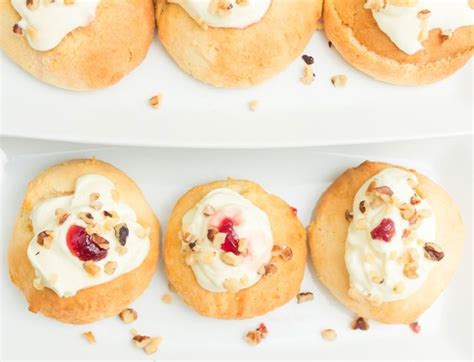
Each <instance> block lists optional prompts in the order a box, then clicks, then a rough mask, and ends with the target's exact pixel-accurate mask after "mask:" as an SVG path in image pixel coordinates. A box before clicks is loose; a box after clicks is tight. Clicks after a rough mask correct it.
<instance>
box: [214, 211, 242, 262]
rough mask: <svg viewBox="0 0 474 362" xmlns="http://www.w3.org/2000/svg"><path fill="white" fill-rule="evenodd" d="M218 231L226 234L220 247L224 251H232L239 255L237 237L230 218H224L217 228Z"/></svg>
mask: <svg viewBox="0 0 474 362" xmlns="http://www.w3.org/2000/svg"><path fill="white" fill-rule="evenodd" d="M217 229H218V230H219V232H220V233H224V234H226V237H225V241H224V242H223V243H222V245H221V249H222V250H224V251H225V252H230V253H234V254H235V255H240V252H239V237H238V236H237V234H236V233H235V230H234V222H233V221H232V219H229V218H225V219H223V220H222V221H221V223H220V224H219V227H218V228H217Z"/></svg>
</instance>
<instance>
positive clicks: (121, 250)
mask: <svg viewBox="0 0 474 362" xmlns="http://www.w3.org/2000/svg"><path fill="white" fill-rule="evenodd" d="M115 251H116V252H117V254H118V255H120V256H122V255H125V254H126V253H127V252H128V249H127V247H126V246H122V245H117V246H116V247H115Z"/></svg>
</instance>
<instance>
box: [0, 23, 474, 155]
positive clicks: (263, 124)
mask: <svg viewBox="0 0 474 362" xmlns="http://www.w3.org/2000/svg"><path fill="white" fill-rule="evenodd" d="M305 53H306V54H311V55H313V56H314V58H315V73H316V81H315V82H314V83H313V84H312V85H311V86H305V85H303V84H302V83H301V82H300V80H299V79H300V77H301V75H302V70H303V61H302V60H301V59H298V60H296V61H295V62H294V63H293V64H292V65H291V66H290V67H288V69H286V70H285V71H284V72H283V73H282V74H280V75H279V76H277V77H275V78H274V79H272V80H270V81H269V82H267V83H265V84H264V85H261V86H257V87H253V88H249V89H233V90H232V89H231V90H225V89H216V88H213V87H211V86H208V85H205V84H202V83H200V82H198V81H195V80H194V79H192V78H190V77H189V76H187V75H186V74H184V73H183V72H182V71H181V70H180V69H178V67H177V66H176V65H175V64H174V63H173V62H172V61H171V60H170V58H169V57H168V56H167V54H166V53H165V51H164V50H163V49H162V48H161V46H160V44H159V43H158V41H157V40H155V41H154V44H153V46H152V47H151V49H150V51H149V54H148V57H147V58H146V60H145V62H144V63H143V64H142V65H141V66H140V67H138V69H137V70H136V71H135V72H133V73H132V74H131V75H130V76H128V77H126V78H125V79H124V80H123V81H122V82H120V83H119V84H118V85H116V86H114V87H112V88H110V89H106V90H101V91H97V92H93V93H75V92H71V91H65V90H61V89H56V88H54V87H51V86H48V85H45V84H43V83H41V82H39V81H37V80H35V79H33V78H32V77H31V76H29V75H28V74H26V73H25V72H23V71H22V70H21V69H20V68H19V67H17V66H16V65H15V64H13V63H12V62H11V61H10V60H9V59H7V57H6V56H5V55H4V54H2V55H1V57H0V61H1V62H2V72H3V80H2V83H1V84H2V101H3V111H2V116H3V117H2V118H3V121H2V130H1V132H2V134H3V135H10V136H22V137H33V138H42V139H56V140H67V141H75V142H84V143H101V144H128V145H149V146H152V145H153V146H173V147H183V146H187V147H220V148H226V147H247V148H249V147H251V148H257V147H300V146H306V145H329V144H348V143H368V142H380V141H384V140H400V139H409V138H410V139H411V138H421V137H427V136H439V135H453V134H465V133H470V132H471V131H472V124H471V118H472V111H471V99H472V67H471V66H470V65H469V66H466V67H465V68H464V69H462V70H461V71H460V72H458V73H457V74H455V75H454V76H452V77H451V78H449V79H447V80H445V81H442V82H439V83H438V84H435V85H431V86H425V87H399V86H392V85H388V84H384V83H381V82H378V81H375V80H372V79H371V78H369V77H367V76H365V75H364V74H362V73H360V72H358V71H357V70H355V69H354V68H352V67H351V66H349V65H348V64H346V63H345V62H344V61H343V60H342V58H341V57H340V56H339V54H338V53H337V51H336V50H335V49H334V48H332V49H329V48H328V45H327V40H326V38H325V36H324V34H323V33H321V32H318V33H316V34H315V35H314V37H313V39H312V41H311V42H310V44H309V45H308V47H307V49H306V51H305ZM340 73H343V74H346V75H348V77H349V84H348V86H347V87H346V88H344V89H336V88H334V87H333V86H332V85H331V83H330V78H331V76H333V75H335V74H340ZM157 93H161V94H162V95H163V103H162V106H161V107H160V109H158V110H155V109H153V108H152V107H150V106H149V105H148V99H149V98H150V97H151V96H152V95H154V94H157ZM254 99H256V100H258V101H259V102H260V106H259V109H258V111H257V112H251V111H250V110H249V108H248V103H249V101H251V100H254Z"/></svg>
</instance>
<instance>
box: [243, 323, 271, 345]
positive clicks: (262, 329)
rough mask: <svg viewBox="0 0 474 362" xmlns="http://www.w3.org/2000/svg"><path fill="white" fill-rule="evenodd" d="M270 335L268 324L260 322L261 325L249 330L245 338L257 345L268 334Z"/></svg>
mask: <svg viewBox="0 0 474 362" xmlns="http://www.w3.org/2000/svg"><path fill="white" fill-rule="evenodd" d="M267 335H268V329H267V326H266V325H265V324H263V323H260V325H259V326H258V328H257V329H255V330H253V331H249V332H247V334H246V335H245V340H246V341H247V342H248V343H249V344H251V345H253V346H256V345H257V344H259V343H260V342H261V341H262V339H264V338H265V337H266V336H267Z"/></svg>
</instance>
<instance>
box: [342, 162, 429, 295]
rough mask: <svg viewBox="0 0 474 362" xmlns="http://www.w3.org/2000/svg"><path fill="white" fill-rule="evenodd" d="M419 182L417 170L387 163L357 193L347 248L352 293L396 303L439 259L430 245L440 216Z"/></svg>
mask: <svg viewBox="0 0 474 362" xmlns="http://www.w3.org/2000/svg"><path fill="white" fill-rule="evenodd" d="M417 185H418V180H417V178H416V176H415V175H414V174H412V173H410V172H407V171H405V170H402V169H400V168H387V169H385V170H383V171H381V172H380V173H378V174H377V175H375V176H373V177H371V178H370V179H369V180H367V181H366V182H365V183H364V184H363V185H362V187H361V188H360V189H359V191H358V192H357V194H356V196H355V198H354V203H353V219H352V222H351V224H350V226H349V231H348V235H347V240H346V251H345V261H346V267H347V270H348V272H349V277H350V285H351V291H350V293H353V294H355V295H356V296H360V295H362V296H363V297H365V298H367V299H369V300H370V301H371V302H373V303H374V304H378V303H381V302H391V301H395V300H400V299H404V298H406V297H408V296H410V295H411V294H413V293H414V292H416V291H417V289H418V288H420V286H421V285H422V284H423V282H424V281H425V279H426V276H427V275H428V272H429V270H430V268H431V266H432V265H433V263H434V262H433V261H432V260H430V259H429V258H428V257H427V256H426V252H425V248H426V245H428V246H429V245H431V244H427V243H434V242H435V239H436V220H435V216H434V213H433V209H432V207H431V205H430V204H429V203H428V201H426V200H424V199H423V198H422V196H421V195H420V194H422V191H421V190H420V189H419V188H418V186H417ZM351 296H352V295H351Z"/></svg>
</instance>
